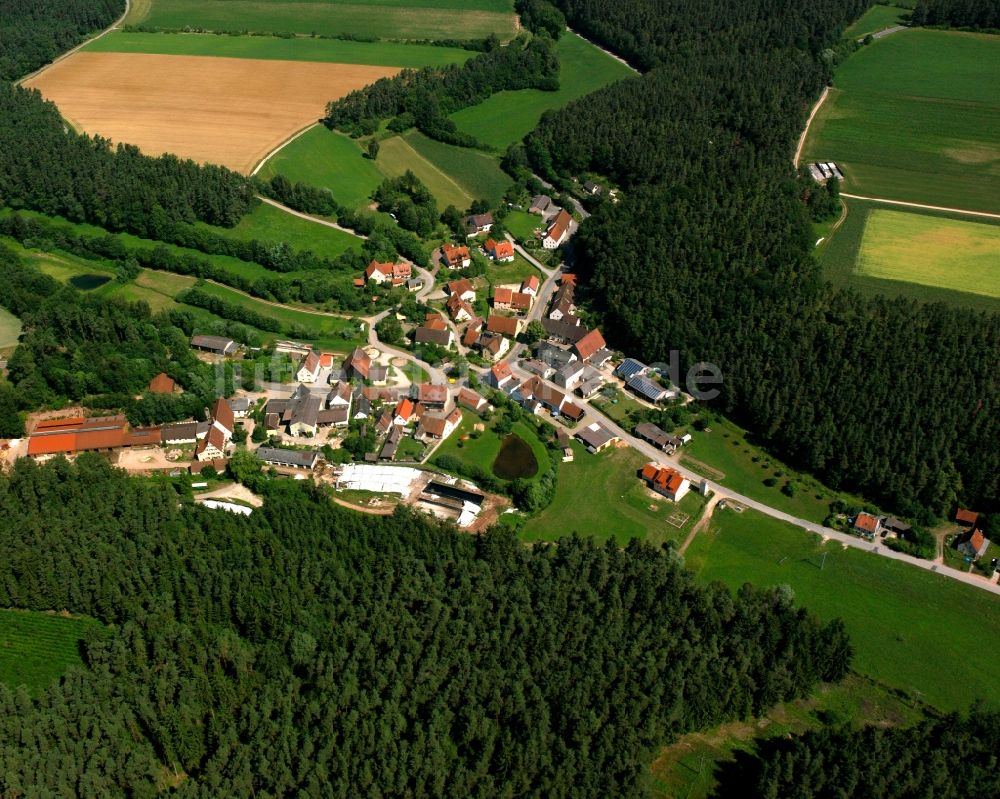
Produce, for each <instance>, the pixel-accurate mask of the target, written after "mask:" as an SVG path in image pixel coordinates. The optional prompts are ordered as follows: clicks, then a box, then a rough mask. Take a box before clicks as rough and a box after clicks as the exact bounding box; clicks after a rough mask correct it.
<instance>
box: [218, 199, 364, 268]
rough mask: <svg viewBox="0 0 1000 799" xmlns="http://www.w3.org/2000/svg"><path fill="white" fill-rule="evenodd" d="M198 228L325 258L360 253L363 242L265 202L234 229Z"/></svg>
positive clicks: (349, 234) (228, 236)
mask: <svg viewBox="0 0 1000 799" xmlns="http://www.w3.org/2000/svg"><path fill="white" fill-rule="evenodd" d="M198 227H202V228H204V229H206V230H211V231H213V232H214V233H217V234H219V235H220V236H225V237H226V238H229V239H237V240H240V241H249V240H251V239H257V240H258V241H279V242H284V243H286V244H288V245H290V246H291V248H292V249H293V250H310V251H312V252H313V253H315V254H316V255H319V256H321V257H324V258H336V257H337V256H338V255H342V254H343V253H345V252H346V251H347V250H351V249H353V250H359V251H360V249H361V245H362V243H363V242H362V239H360V238H359V237H357V236H354V235H352V234H351V233H345V232H344V231H342V230H337V229H336V228H331V227H327V226H326V225H321V224H319V223H317V222H310V221H309V220H308V219H302V218H301V217H298V216H294V215H292V214H289V213H287V212H286V211H282V210H281V209H280V208H275V207H274V206H273V205H268V204H267V203H261V204H260V205H258V206H257V207H256V208H255V209H254V210H253V211H251V212H250V213H249V214H247V215H246V216H245V217H243V218H242V219H241V220H240V221H239V224H237V225H236V226H235V227H232V228H221V227H213V226H211V225H204V224H199V225H198Z"/></svg>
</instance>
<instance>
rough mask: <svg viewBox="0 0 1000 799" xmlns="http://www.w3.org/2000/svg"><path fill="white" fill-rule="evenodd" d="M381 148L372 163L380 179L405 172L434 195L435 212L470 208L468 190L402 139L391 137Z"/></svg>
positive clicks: (401, 137) (382, 143) (470, 195)
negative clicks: (435, 202) (453, 208)
mask: <svg viewBox="0 0 1000 799" xmlns="http://www.w3.org/2000/svg"><path fill="white" fill-rule="evenodd" d="M381 145H382V146H381V148H380V149H379V153H378V160H377V161H376V162H375V163H376V165H377V166H378V169H379V170H380V171H381V172H382V175H383V176H384V177H390V178H393V177H398V176H399V175H402V174H403V173H405V172H406V170H408V169H409V170H410V171H412V172H413V174H414V175H416V176H417V177H418V178H420V180H421V181H423V183H424V185H425V186H427V188H428V189H429V190H430V192H431V194H433V195H434V199H436V200H437V202H438V207H439V210H444V208H446V207H447V206H449V205H454V206H455V207H456V208H458V209H459V210H460V211H464V210H465V209H466V208H468V207H469V206H470V205H471V204H472V201H473V199H475V198H474V197H473V196H472V194H471V193H470V192H469V190H468V189H467V188H465V187H464V186H462V185H461V184H459V183H458V182H457V181H456V180H455V179H454V178H453V177H452V176H450V175H448V174H447V173H446V172H443V171H442V170H441V169H440V167H438V166H436V165H435V164H432V163H431V162H430V161H428V160H427V159H426V158H424V156H422V155H421V154H420V153H418V152H417V151H416V150H414V149H413V147H412V146H411V145H410V142H409V141H408V140H407V138H406V137H403V136H393V137H392V138H390V139H385V140H383V141H382V142H381Z"/></svg>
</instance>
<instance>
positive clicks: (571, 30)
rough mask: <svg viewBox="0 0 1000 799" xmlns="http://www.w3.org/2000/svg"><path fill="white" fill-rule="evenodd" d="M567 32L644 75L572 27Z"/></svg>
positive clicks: (519, 21) (639, 73)
mask: <svg viewBox="0 0 1000 799" xmlns="http://www.w3.org/2000/svg"><path fill="white" fill-rule="evenodd" d="M517 21H518V25H520V23H521V18H520V17H518V18H517ZM566 30H568V31H569V32H570V33H572V34H573V35H574V36H579V37H580V38H581V39H583V40H584V41H585V42H587V43H588V44H591V45H593V46H594V47H596V48H597V49H598V50H600V51H601V52H602V53H604V54H605V55H607V56H610V57H611V58H613V59H614V60H615V61H617V62H618V63H619V64H622V65H624V66H626V67H628V68H629V69H630V70H632V71H633V72H634V73H635V74H636V75H641V74H642V73H641V72H640V71H639V70H637V69H636V68H635V67H633V66H632V65H631V64H630V63H629V62H628V61H626V60H625V59H624V58H622V57H621V56H620V55H618V54H617V53H613V52H611V51H610V50H609V49H608V48H606V47H602V46H601V45H599V44H598V43H597V42H595V41H593V40H591V39H588V38H587V37H586V36H584V35H583V34H582V33H580V31H576V30H573V29H572V28H571V27H570V26H569V25H567V26H566ZM584 96H586V95H584Z"/></svg>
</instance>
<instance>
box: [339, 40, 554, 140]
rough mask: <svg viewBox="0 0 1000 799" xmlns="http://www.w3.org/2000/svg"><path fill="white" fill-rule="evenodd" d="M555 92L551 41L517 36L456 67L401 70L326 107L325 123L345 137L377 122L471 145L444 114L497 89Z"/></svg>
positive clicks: (371, 130)
mask: <svg viewBox="0 0 1000 799" xmlns="http://www.w3.org/2000/svg"><path fill="white" fill-rule="evenodd" d="M558 88H559V56H558V55H557V53H556V50H555V46H554V45H553V42H552V39H550V38H549V37H547V36H541V37H534V38H531V37H529V36H527V35H522V36H519V37H517V38H516V39H514V40H513V41H512V42H511V43H510V44H508V45H507V46H505V47H500V46H499V40H497V41H496V42H495V46H494V47H493V49H491V50H489V51H487V52H485V53H482V54H481V55H477V56H475V57H473V58H470V59H469V60H468V61H466V62H465V63H464V64H462V65H461V66H459V65H451V66H447V67H425V68H423V69H418V70H413V69H407V70H403V71H402V72H400V73H399V74H398V75H396V76H395V77H393V78H382V79H381V80H378V81H376V82H375V83H373V84H372V85H371V86H366V87H365V88H363V89H358V90H356V91H353V92H351V93H350V94H348V95H347V96H346V97H343V98H341V99H340V100H334V101H333V102H331V103H330V104H329V105H328V106H327V110H326V124H327V125H328V126H330V127H331V128H338V129H340V130H343V131H345V132H347V133H352V134H364V133H374V132H375V130H376V128H377V127H378V123H379V121H380V120H383V119H390V120H392V121H391V122H390V123H389V128H390V129H391V130H395V131H397V132H402V131H404V130H406V129H407V128H411V127H413V126H416V127H417V128H418V129H419V130H421V131H422V132H423V133H425V134H427V135H428V136H430V137H431V138H434V139H438V140H440V141H444V142H448V143H449V144H457V145H459V146H463V147H472V146H474V145H475V144H476V142H475V140H474V139H473V138H472V137H471V136H468V135H467V134H464V133H462V132H461V131H459V130H458V129H457V128H456V127H455V123H454V122H452V121H451V120H450V119H448V114H451V113H453V112H454V111H458V110H460V109H462V108H466V107H467V106H470V105H475V104H476V103H481V102H482V101H483V100H485V99H487V98H488V97H490V96H491V95H493V94H496V93H497V92H499V91H504V90H512V89H544V90H550V91H554V90H556V89H558Z"/></svg>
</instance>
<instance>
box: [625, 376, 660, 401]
mask: <svg viewBox="0 0 1000 799" xmlns="http://www.w3.org/2000/svg"><path fill="white" fill-rule="evenodd" d="M627 385H628V387H629V388H630V389H632V390H633V391H634V392H636V393H637V394H642V396H644V397H645V398H646V399H649V400H652V401H654V402H655V401H657V400H658V399H660V397H662V396H663V392H664V390H665V389H664V388H663V386H660V385H658V384H656V383H654V382H653V381H652V380H647V379H646V378H645V377H633V378H632V379H631V380H629V381H628V383H627Z"/></svg>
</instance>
